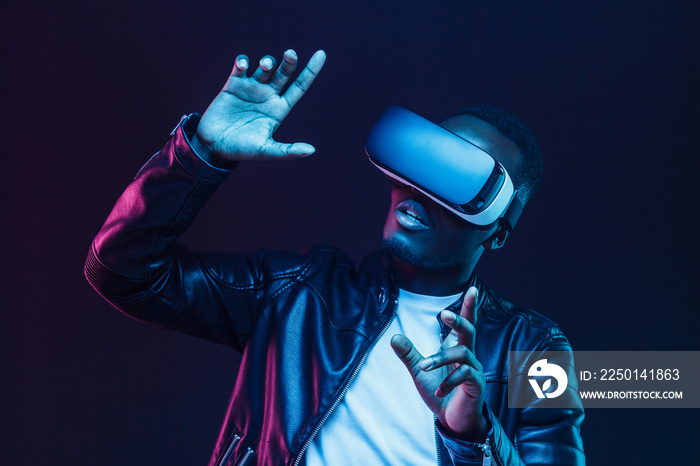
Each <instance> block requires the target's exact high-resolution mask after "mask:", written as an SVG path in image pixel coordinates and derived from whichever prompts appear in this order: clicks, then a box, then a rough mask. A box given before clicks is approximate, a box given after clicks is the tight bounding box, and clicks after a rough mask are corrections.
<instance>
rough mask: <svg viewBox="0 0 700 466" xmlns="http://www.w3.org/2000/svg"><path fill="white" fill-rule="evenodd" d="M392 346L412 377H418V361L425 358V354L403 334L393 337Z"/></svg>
mask: <svg viewBox="0 0 700 466" xmlns="http://www.w3.org/2000/svg"><path fill="white" fill-rule="evenodd" d="M391 348H392V349H393V350H394V353H396V356H398V357H399V359H401V361H402V362H403V363H404V365H405V366H406V369H408V372H410V374H411V377H413V378H416V376H417V375H418V373H419V372H420V369H419V367H418V363H419V362H420V361H421V360H422V359H423V356H421V354H420V353H419V352H418V350H417V349H416V347H415V346H413V343H411V340H409V339H408V338H406V337H405V336H403V335H394V336H393V337H392V338H391Z"/></svg>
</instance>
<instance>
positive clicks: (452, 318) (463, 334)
mask: <svg viewBox="0 0 700 466" xmlns="http://www.w3.org/2000/svg"><path fill="white" fill-rule="evenodd" d="M440 319H442V321H443V322H444V323H445V324H446V325H447V326H448V327H450V328H451V329H452V332H450V335H448V338H446V339H445V343H448V341H447V340H448V339H450V340H452V341H454V335H453V334H456V336H457V343H458V344H459V345H466V346H467V347H468V348H469V349H470V350H472V351H474V343H475V340H476V339H475V336H476V330H475V329H474V325H472V323H471V322H469V320H467V319H465V318H464V317H462V316H458V315H457V314H455V313H454V312H451V311H442V312H441V313H440ZM450 337H452V338H450ZM450 346H454V345H450Z"/></svg>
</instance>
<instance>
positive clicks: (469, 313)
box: [460, 286, 479, 324]
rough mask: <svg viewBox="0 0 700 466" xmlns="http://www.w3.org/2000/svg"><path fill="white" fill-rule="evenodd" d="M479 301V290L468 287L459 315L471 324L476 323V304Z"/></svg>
mask: <svg viewBox="0 0 700 466" xmlns="http://www.w3.org/2000/svg"><path fill="white" fill-rule="evenodd" d="M478 300H479V290H477V289H476V287H474V286H472V287H469V289H468V290H467V292H466V293H465V294H464V300H463V301H462V311H461V312H460V315H461V316H462V317H464V318H465V319H467V320H468V321H469V322H471V323H472V324H475V323H476V303H477V302H478Z"/></svg>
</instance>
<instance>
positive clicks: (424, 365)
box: [418, 359, 433, 371]
mask: <svg viewBox="0 0 700 466" xmlns="http://www.w3.org/2000/svg"><path fill="white" fill-rule="evenodd" d="M432 366H433V362H432V361H431V360H430V359H423V360H422V361H421V362H419V363H418V367H419V368H420V369H421V370H424V371H426V370H428V369H430V368H431V367H432Z"/></svg>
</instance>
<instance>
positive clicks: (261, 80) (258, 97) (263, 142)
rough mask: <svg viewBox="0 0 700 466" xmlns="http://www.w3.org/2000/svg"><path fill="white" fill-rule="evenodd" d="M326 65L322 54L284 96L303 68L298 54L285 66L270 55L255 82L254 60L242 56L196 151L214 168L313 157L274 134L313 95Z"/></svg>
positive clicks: (201, 129)
mask: <svg viewBox="0 0 700 466" xmlns="http://www.w3.org/2000/svg"><path fill="white" fill-rule="evenodd" d="M325 60H326V54H325V53H324V52H323V51H322V50H319V51H318V52H316V53H315V54H314V55H313V56H312V57H311V59H310V60H309V63H308V64H307V65H306V67H305V68H304V69H303V70H302V71H301V73H299V76H297V78H296V79H295V80H294V81H292V82H291V84H289V87H288V88H287V89H286V91H284V89H285V86H286V85H287V83H288V81H289V80H290V78H291V77H292V75H293V74H294V71H295V70H296V68H297V54H296V52H294V51H293V50H287V51H286V52H284V56H283V58H282V63H281V64H280V65H279V66H276V61H275V59H274V58H273V57H271V56H269V55H266V56H265V57H263V58H262V59H261V60H260V62H259V64H258V67H257V69H256V70H255V72H254V73H253V74H252V76H250V77H248V76H247V71H248V68H249V61H248V57H246V56H245V55H239V56H238V57H236V63H235V65H234V66H233V70H232V71H231V75H230V76H229V79H228V81H226V84H225V85H224V87H223V89H222V90H221V92H220V93H219V95H217V96H216V98H215V99H214V101H213V102H212V103H211V104H210V105H209V108H208V109H207V111H206V112H205V113H204V115H202V119H201V121H200V122H199V126H198V128H197V134H196V135H195V137H194V138H192V146H193V147H194V149H195V150H196V151H197V152H198V153H199V154H200V155H201V156H202V157H203V158H205V159H206V160H208V161H209V162H210V163H213V164H214V165H217V164H218V165H221V164H226V163H227V162H228V163H230V162H232V161H237V160H271V159H280V160H287V159H294V158H297V157H302V156H306V155H310V154H312V153H313V152H314V151H315V149H314V147H313V146H312V145H310V144H306V143H301V142H298V143H293V144H284V143H280V142H277V141H275V140H274V139H273V138H272V134H273V133H274V132H275V130H276V129H277V128H278V127H279V125H280V124H281V123H282V120H284V118H285V117H286V116H287V115H288V114H289V112H290V110H291V109H292V107H294V105H295V104H296V103H297V102H298V101H299V99H301V97H302V96H303V95H304V93H305V92H306V91H307V90H308V89H309V87H310V86H311V83H312V82H313V81H314V79H315V78H316V76H317V75H318V73H319V72H320V71H321V68H322V67H323V64H324V62H325ZM283 91H284V92H283Z"/></svg>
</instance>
